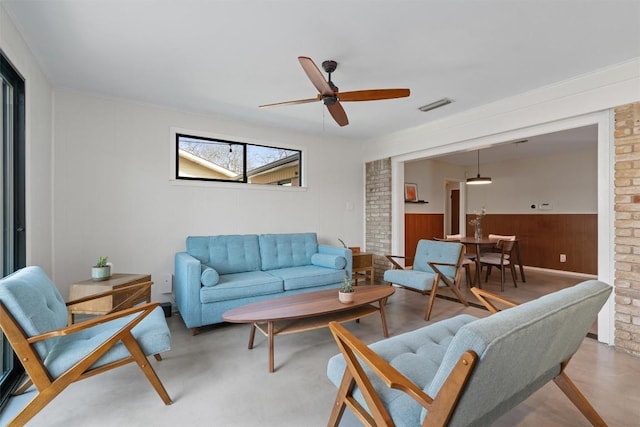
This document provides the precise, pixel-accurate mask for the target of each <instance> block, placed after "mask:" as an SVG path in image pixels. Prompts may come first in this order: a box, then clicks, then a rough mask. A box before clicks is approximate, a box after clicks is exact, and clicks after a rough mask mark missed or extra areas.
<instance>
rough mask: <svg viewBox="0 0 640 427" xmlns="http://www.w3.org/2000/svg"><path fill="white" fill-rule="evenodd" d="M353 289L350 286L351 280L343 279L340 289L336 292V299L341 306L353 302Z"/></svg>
mask: <svg viewBox="0 0 640 427" xmlns="http://www.w3.org/2000/svg"><path fill="white" fill-rule="evenodd" d="M354 292H355V289H353V285H352V284H351V279H349V278H347V277H345V278H344V279H342V288H340V291H339V292H338V298H339V299H340V302H341V303H343V304H349V303H352V302H353V293H354Z"/></svg>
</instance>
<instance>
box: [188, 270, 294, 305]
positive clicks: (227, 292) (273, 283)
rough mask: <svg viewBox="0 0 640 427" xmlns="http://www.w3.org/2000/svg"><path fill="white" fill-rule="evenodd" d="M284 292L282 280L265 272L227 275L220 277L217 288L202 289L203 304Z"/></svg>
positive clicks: (201, 299)
mask: <svg viewBox="0 0 640 427" xmlns="http://www.w3.org/2000/svg"><path fill="white" fill-rule="evenodd" d="M282 291H283V285H282V279H280V278H278V277H275V276H274V275H272V274H269V273H267V272H264V271H247V272H246V273H235V274H225V275H224V276H220V280H219V281H218V284H217V285H215V286H208V287H207V286H203V287H202V288H200V301H201V302H202V303H203V304H207V303H211V302H218V301H227V300H232V299H239V298H248V297H255V296H260V295H270V294H276V293H280V292H282Z"/></svg>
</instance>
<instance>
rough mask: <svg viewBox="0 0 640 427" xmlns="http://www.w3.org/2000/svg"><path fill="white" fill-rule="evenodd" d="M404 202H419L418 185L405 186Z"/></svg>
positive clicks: (407, 184)
mask: <svg viewBox="0 0 640 427" xmlns="http://www.w3.org/2000/svg"><path fill="white" fill-rule="evenodd" d="M404 200H405V201H407V202H417V201H418V185H417V184H411V183H405V184H404Z"/></svg>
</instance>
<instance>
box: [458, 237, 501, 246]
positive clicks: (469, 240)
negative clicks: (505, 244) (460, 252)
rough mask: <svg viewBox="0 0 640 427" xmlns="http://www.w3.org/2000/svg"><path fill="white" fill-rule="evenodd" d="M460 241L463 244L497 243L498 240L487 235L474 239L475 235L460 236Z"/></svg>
mask: <svg viewBox="0 0 640 427" xmlns="http://www.w3.org/2000/svg"><path fill="white" fill-rule="evenodd" d="M460 243H462V244H465V245H495V244H496V243H498V240H496V239H489V238H488V237H483V238H482V239H476V238H475V237H462V238H461V239H460Z"/></svg>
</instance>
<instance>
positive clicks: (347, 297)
mask: <svg viewBox="0 0 640 427" xmlns="http://www.w3.org/2000/svg"><path fill="white" fill-rule="evenodd" d="M353 294H354V292H341V291H338V299H339V300H340V302H341V303H343V304H350V303H352V302H353Z"/></svg>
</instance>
